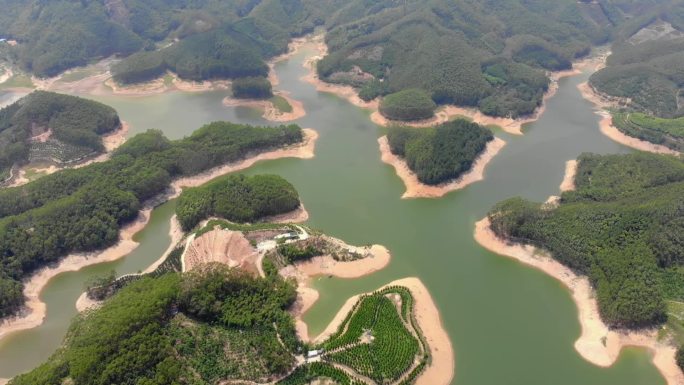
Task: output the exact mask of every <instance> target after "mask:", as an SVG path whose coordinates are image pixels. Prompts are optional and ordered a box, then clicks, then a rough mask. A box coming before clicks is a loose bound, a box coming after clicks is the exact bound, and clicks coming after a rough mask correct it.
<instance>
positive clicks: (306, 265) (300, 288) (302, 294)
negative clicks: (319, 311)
mask: <svg viewBox="0 0 684 385" xmlns="http://www.w3.org/2000/svg"><path fill="white" fill-rule="evenodd" d="M331 239H332V240H333V241H339V240H335V239H334V238H331ZM339 242H341V243H342V244H344V242H342V241H339ZM345 245H346V244H345ZM347 246H348V245H347ZM363 249H364V250H365V251H367V252H369V256H368V257H366V258H363V259H359V260H356V261H349V262H339V261H335V260H334V259H333V258H332V257H331V256H329V255H326V256H320V257H315V258H312V259H311V260H309V261H306V262H299V263H296V264H294V265H289V266H286V267H284V268H283V269H281V270H280V272H279V273H280V274H281V275H282V276H283V277H287V278H290V277H291V278H295V279H296V280H297V284H298V285H297V300H296V302H295V304H294V305H293V307H292V313H293V316H294V318H295V327H296V329H297V335H298V336H299V338H300V339H301V340H302V341H311V340H312V339H311V338H310V337H309V329H308V326H307V324H306V323H305V322H304V321H303V320H302V316H303V315H304V313H306V312H307V311H308V310H309V309H310V308H311V307H312V306H313V305H314V303H316V301H318V298H319V294H318V291H317V290H315V289H313V288H312V287H311V285H310V283H311V280H312V279H314V278H315V277H320V276H323V275H325V276H334V277H338V278H345V279H352V278H360V277H363V276H365V275H368V274H372V273H375V272H376V271H379V270H382V269H383V268H385V267H386V266H387V265H388V264H389V262H390V260H391V258H392V256H391V254H390V252H389V250H387V248H385V247H384V246H381V245H372V246H370V247H367V248H363ZM326 330H327V329H326ZM334 331H335V330H332V331H330V333H332V332H334ZM325 334H326V333H325V332H323V333H321V334H320V335H319V336H318V337H316V340H319V339H321V338H324V337H325ZM328 335H329V333H328Z"/></svg>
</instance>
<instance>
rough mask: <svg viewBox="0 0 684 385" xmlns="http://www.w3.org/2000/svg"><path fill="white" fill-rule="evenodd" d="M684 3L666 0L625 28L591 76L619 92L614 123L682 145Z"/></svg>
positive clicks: (608, 91)
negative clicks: (603, 65)
mask: <svg viewBox="0 0 684 385" xmlns="http://www.w3.org/2000/svg"><path fill="white" fill-rule="evenodd" d="M683 15H684V3H681V2H672V3H670V2H664V3H663V4H661V5H660V6H659V7H654V8H652V9H649V10H648V11H646V12H643V13H642V14H641V15H640V16H639V17H636V18H635V19H634V20H631V21H630V22H629V23H627V24H626V25H625V26H624V27H623V28H622V29H621V30H620V34H619V35H618V36H617V38H616V39H615V41H614V42H613V44H612V46H611V54H610V56H609V57H608V58H607V61H606V67H605V68H603V69H601V70H599V71H597V72H596V73H594V74H593V75H592V76H591V78H590V80H589V81H590V84H591V86H592V87H593V88H594V89H595V90H597V91H598V92H600V93H602V94H604V95H607V96H609V97H612V98H614V99H615V100H616V101H617V102H618V103H617V104H618V107H615V108H614V111H613V122H614V125H615V126H616V127H617V128H618V129H619V130H620V131H622V132H623V133H625V134H627V135H629V136H633V137H636V138H639V139H642V140H646V141H649V142H652V143H656V144H661V145H664V146H667V147H669V148H671V149H673V150H677V151H682V148H684V135H683V134H682V132H681V131H682V128H683V127H684V125H682V121H681V120H680V119H678V118H681V117H682V116H684V109H683V108H682V105H681V101H680V98H681V95H682V91H683V90H684V77H683V76H682V72H683V71H684V33H683V32H682V30H684V22H683V20H684V18H683Z"/></svg>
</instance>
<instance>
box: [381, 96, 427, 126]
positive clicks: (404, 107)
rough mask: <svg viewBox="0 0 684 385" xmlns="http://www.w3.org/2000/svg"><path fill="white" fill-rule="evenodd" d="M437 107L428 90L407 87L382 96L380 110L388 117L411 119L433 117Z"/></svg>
mask: <svg viewBox="0 0 684 385" xmlns="http://www.w3.org/2000/svg"><path fill="white" fill-rule="evenodd" d="M436 108H437V105H436V104H435V102H433V101H432V99H431V98H430V95H428V94H427V92H425V91H423V90H419V89H407V90H402V91H399V92H396V93H393V94H389V95H387V96H385V97H384V98H382V102H381V103H380V107H379V111H380V113H381V114H382V115H383V116H384V117H386V118H388V119H393V120H403V121H411V120H422V119H429V118H431V117H432V116H433V115H434V113H435V109H436Z"/></svg>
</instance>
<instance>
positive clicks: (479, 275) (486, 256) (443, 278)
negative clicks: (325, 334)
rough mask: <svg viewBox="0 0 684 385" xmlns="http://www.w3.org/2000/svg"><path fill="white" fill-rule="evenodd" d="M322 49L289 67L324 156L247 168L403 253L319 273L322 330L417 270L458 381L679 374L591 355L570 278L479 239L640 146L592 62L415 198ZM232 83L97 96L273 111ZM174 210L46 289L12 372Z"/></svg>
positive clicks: (9, 372)
mask: <svg viewBox="0 0 684 385" xmlns="http://www.w3.org/2000/svg"><path fill="white" fill-rule="evenodd" d="M311 53H312V52H311V51H308V50H307V49H306V48H305V49H304V50H303V51H302V52H301V53H300V54H298V55H296V56H294V57H293V58H292V59H290V60H288V61H285V62H281V63H279V64H278V65H277V66H276V71H277V73H278V75H279V76H280V80H281V82H280V85H279V88H280V89H283V90H287V91H289V92H291V96H292V97H293V98H295V99H298V100H301V101H302V102H303V103H304V106H305V108H306V110H307V113H308V114H307V116H306V117H304V118H302V119H300V120H299V121H297V122H296V123H298V124H300V125H301V126H302V127H310V128H314V129H316V130H317V131H318V132H319V133H320V139H319V141H318V143H317V146H316V157H315V158H314V159H311V160H300V159H284V160H278V161H269V162H263V163H259V164H257V165H256V166H254V167H252V168H251V169H249V170H248V171H247V173H249V174H255V173H276V174H279V175H282V176H283V177H285V178H287V179H288V180H290V181H291V182H292V183H293V184H294V185H295V186H296V187H297V189H298V190H299V193H300V195H301V197H302V200H303V202H304V203H305V205H306V207H307V210H308V211H309V213H310V215H311V219H310V220H309V222H308V224H309V225H311V226H312V227H315V228H318V229H321V230H323V231H324V232H326V233H328V234H330V235H333V236H336V237H339V238H342V239H344V240H345V241H347V242H349V243H351V244H369V243H379V244H383V245H385V246H387V247H388V248H389V249H390V251H391V252H392V258H393V259H392V262H391V263H390V265H389V266H388V267H387V268H386V269H384V270H382V271H380V272H378V273H375V274H372V275H369V276H367V277H364V278H361V279H355V280H345V279H334V278H327V277H326V278H320V279H319V280H317V281H316V282H315V286H316V288H317V289H318V290H319V291H320V292H321V300H320V301H319V302H318V303H317V304H316V305H315V306H314V307H313V308H312V309H311V311H310V312H308V313H307V314H306V315H305V320H306V321H307V322H308V323H309V326H310V331H311V332H312V333H313V334H315V333H316V332H318V331H321V330H322V329H323V328H324V327H325V325H326V324H327V323H328V322H329V321H330V320H331V319H332V317H333V316H334V315H335V313H336V312H337V310H338V309H339V307H340V306H341V305H342V304H343V303H344V301H345V300H346V299H347V298H348V297H349V296H351V295H354V294H358V293H360V292H365V291H370V290H374V289H376V288H378V287H380V286H382V285H384V284H386V283H388V282H390V281H392V280H395V279H400V278H404V277H409V276H417V277H419V278H421V279H422V281H423V282H424V283H425V285H426V286H427V287H428V289H429V290H430V292H431V294H432V296H433V297H434V299H435V301H436V303H437V305H438V307H439V309H440V312H441V316H442V320H443V323H444V326H445V328H446V330H447V331H448V333H449V335H450V338H451V340H452V344H453V347H454V350H455V354H456V376H455V378H454V381H453V384H463V385H566V384H567V385H661V384H665V381H664V379H662V377H661V376H660V374H659V373H658V372H657V370H656V369H655V367H654V366H653V365H652V364H651V363H650V357H649V355H648V353H647V352H646V351H644V350H641V349H626V350H625V351H623V353H622V354H621V356H620V358H619V360H618V361H617V363H616V364H615V365H614V366H613V367H611V368H599V367H597V366H594V365H592V364H590V363H588V362H586V361H584V360H583V359H582V358H581V357H580V356H579V355H578V354H577V353H576V352H575V350H574V348H573V344H574V342H575V340H576V339H577V337H578V336H579V334H580V325H579V322H578V320H577V311H576V308H575V305H574V303H573V302H572V299H571V297H570V295H569V293H568V291H567V290H566V289H565V288H564V287H563V286H562V285H561V284H560V283H559V282H557V281H556V280H554V279H552V278H550V277H548V276H546V275H545V274H543V273H541V272H539V271H536V270H534V269H531V268H528V267H526V266H524V265H522V264H520V263H517V262H515V261H513V260H511V259H508V258H505V257H501V256H497V255H495V254H492V253H490V252H488V251H486V250H484V249H483V248H481V247H480V246H478V245H477V243H476V242H475V241H474V240H473V229H474V224H475V222H476V221H478V220H479V219H481V218H482V217H483V216H484V215H485V214H486V212H487V210H488V209H489V208H491V206H492V205H494V204H495V203H497V202H498V201H500V200H503V199H506V198H509V197H512V196H517V195H520V196H523V197H526V198H529V199H534V200H538V201H542V200H545V199H546V198H547V197H548V196H549V195H553V194H557V193H558V186H559V184H560V182H561V180H562V179H563V172H564V168H565V162H566V161H567V160H569V159H574V158H576V157H577V156H578V155H579V154H581V153H582V152H596V153H621V152H628V151H630V150H629V149H627V148H625V147H623V146H620V145H618V144H616V143H614V142H612V141H611V140H610V139H608V138H606V137H604V136H603V135H602V134H601V133H600V132H599V129H598V117H597V116H596V115H595V114H594V113H593V112H592V105H591V104H590V103H589V102H587V101H585V100H583V99H582V97H581V95H580V93H579V91H578V90H577V88H576V86H577V84H579V83H581V82H583V81H586V79H587V78H588V76H589V74H583V75H580V76H575V77H572V78H566V79H563V80H562V81H561V85H560V89H559V91H558V93H557V94H556V96H554V97H553V98H551V99H550V100H549V102H548V106H547V109H546V112H545V113H544V114H543V115H542V117H541V118H540V119H539V120H538V121H537V122H535V123H533V124H531V125H529V126H528V127H526V129H525V135H524V136H513V135H508V134H506V133H503V132H497V133H496V135H498V136H500V137H501V138H503V139H504V140H506V141H507V142H508V144H507V146H506V147H505V148H504V149H503V150H502V151H501V153H500V154H499V155H498V156H497V157H496V158H495V159H494V160H493V161H492V162H491V164H490V165H489V166H488V168H487V170H486V179H485V180H484V181H482V182H478V183H475V184H473V185H471V186H469V187H468V188H466V189H464V190H461V191H457V192H454V193H451V194H449V195H447V196H446V197H444V198H441V199H413V200H402V199H400V197H401V195H402V193H403V192H404V187H403V184H402V182H401V180H400V179H399V178H398V177H397V176H396V175H395V173H394V170H393V168H391V167H390V166H388V165H385V164H384V163H382V162H381V161H380V153H379V150H378V144H377V138H378V137H379V136H380V135H382V134H383V130H382V129H381V128H379V127H377V126H376V125H374V124H373V123H371V122H370V120H369V119H368V112H366V111H364V110H362V109H359V108H357V107H354V106H353V105H351V104H349V103H348V102H346V101H345V100H343V99H340V98H338V97H336V96H334V95H330V94H325V93H319V92H317V91H315V89H314V87H313V86H311V85H309V84H307V83H304V82H302V81H301V80H300V77H301V76H303V75H304V74H305V73H306V70H305V69H304V68H303V67H302V62H303V61H304V59H305V57H306V55H308V54H311ZM225 95H226V92H206V93H199V94H190V93H181V92H174V93H168V94H163V95H156V96H148V97H120V96H106V97H97V100H100V101H102V102H105V103H107V104H109V105H111V106H113V107H115V108H116V109H117V110H118V111H119V113H120V115H121V117H122V118H123V119H124V120H126V121H128V122H129V123H131V125H132V129H131V134H135V133H138V132H141V131H144V130H146V129H148V128H158V129H161V130H163V131H164V132H165V133H166V134H167V135H168V136H169V137H171V138H179V137H182V136H184V135H188V134H190V133H191V132H192V131H193V130H195V129H196V128H198V127H200V126H201V125H202V124H204V123H208V122H210V121H213V120H232V121H236V122H244V123H251V124H267V122H265V121H263V120H262V119H261V118H260V116H259V113H258V112H256V111H253V110H250V109H247V108H227V107H224V106H223V105H222V104H221V100H222V98H223V97H224V96H225ZM0 98H2V96H0ZM172 212H173V202H169V203H167V204H165V205H162V206H161V207H159V208H158V209H156V210H155V211H154V213H153V219H152V221H151V223H150V224H149V225H148V226H147V227H146V228H145V230H143V231H142V232H141V233H139V234H138V239H139V241H140V242H141V246H140V247H139V248H138V249H137V250H135V251H134V252H133V253H131V254H130V255H129V256H127V257H126V258H124V259H122V260H120V261H117V262H114V263H107V264H101V265H97V266H93V267H90V268H86V269H83V270H81V271H79V272H77V273H67V274H62V275H60V276H58V277H56V278H55V279H53V280H52V281H50V283H49V284H48V286H47V287H46V289H45V290H44V292H43V294H42V299H43V300H44V301H45V302H46V303H47V304H48V312H47V319H46V322H45V323H44V324H43V325H42V326H40V327H38V328H36V329H33V330H28V331H24V332H19V333H16V334H14V335H12V336H10V337H9V338H6V339H5V340H3V341H0V378H1V377H10V376H13V375H16V374H17V373H21V372H23V371H26V370H29V369H31V368H32V367H35V366H36V365H37V364H39V363H40V362H42V361H44V360H45V359H46V358H47V357H48V356H49V355H50V354H51V353H52V352H53V351H54V350H55V348H56V347H57V346H58V345H59V342H60V340H61V339H62V337H63V335H64V333H65V332H66V329H67V327H68V322H69V320H70V319H71V318H72V317H74V316H75V315H76V310H75V308H74V303H75V301H76V299H77V298H78V296H79V295H80V293H81V291H82V289H83V285H84V282H85V281H86V280H87V279H88V278H89V277H92V276H93V275H94V274H98V273H100V274H101V273H103V272H107V271H109V270H111V269H115V270H116V271H117V272H118V273H119V274H125V273H130V272H136V271H138V270H142V269H144V268H145V267H147V266H148V265H149V264H151V263H152V262H154V261H155V260H157V259H158V258H159V256H160V255H161V253H162V252H163V251H164V250H166V248H167V247H168V244H169V241H170V238H169V236H168V230H169V219H170V217H171V215H172Z"/></svg>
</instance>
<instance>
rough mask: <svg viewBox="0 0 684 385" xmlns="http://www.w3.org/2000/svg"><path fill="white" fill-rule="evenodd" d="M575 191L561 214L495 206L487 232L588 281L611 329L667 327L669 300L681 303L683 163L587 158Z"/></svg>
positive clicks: (650, 157)
mask: <svg viewBox="0 0 684 385" xmlns="http://www.w3.org/2000/svg"><path fill="white" fill-rule="evenodd" d="M575 184H576V187H577V188H576V190H574V191H569V192H565V193H563V195H562V197H561V201H560V204H559V205H558V207H549V206H548V205H545V204H539V203H532V202H528V201H525V200H523V199H521V198H513V199H510V200H507V201H504V202H501V203H499V204H498V205H497V206H495V207H494V209H493V210H492V211H491V212H490V213H489V220H490V222H491V228H492V230H493V231H494V232H495V233H496V234H497V235H498V236H501V237H504V238H507V239H511V240H514V241H518V242H522V243H527V244H532V245H534V246H538V247H541V248H544V249H546V250H548V251H549V252H550V253H551V254H552V256H553V258H554V259H556V260H557V261H559V262H561V263H562V264H564V265H566V266H568V267H570V268H571V269H573V270H575V271H576V272H577V273H579V274H582V275H586V276H588V277H589V280H590V282H591V283H592V284H593V286H594V288H595V289H596V297H597V300H598V305H599V312H600V314H601V317H602V318H603V320H604V321H605V322H606V323H607V324H608V325H609V326H613V327H627V328H640V327H649V326H652V325H657V324H660V323H662V322H664V321H665V320H666V319H667V314H666V300H677V301H681V300H682V299H683V298H684V296H683V292H682V290H681V288H682V287H684V281H683V280H682V279H683V278H684V275H682V273H681V270H682V267H683V264H684V242H682V234H684V221H682V218H684V212H683V211H682V208H683V207H684V201H683V199H684V194H683V193H684V160H683V159H681V158H676V157H673V156H665V155H655V154H648V153H635V154H629V155H606V156H599V155H592V154H584V155H582V156H581V157H580V158H579V165H578V170H577V175H576V179H575Z"/></svg>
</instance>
